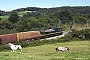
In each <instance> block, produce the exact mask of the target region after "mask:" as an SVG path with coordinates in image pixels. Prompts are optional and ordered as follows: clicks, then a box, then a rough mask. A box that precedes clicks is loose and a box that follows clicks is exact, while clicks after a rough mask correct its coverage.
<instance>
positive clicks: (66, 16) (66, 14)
mask: <svg viewBox="0 0 90 60" xmlns="http://www.w3.org/2000/svg"><path fill="white" fill-rule="evenodd" d="M55 16H56V17H57V18H59V19H60V20H61V21H63V20H68V21H72V20H73V17H72V15H71V12H70V11H69V10H63V11H58V12H56V13H55Z"/></svg>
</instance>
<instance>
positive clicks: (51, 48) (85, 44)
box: [0, 41, 90, 60]
mask: <svg viewBox="0 0 90 60" xmlns="http://www.w3.org/2000/svg"><path fill="white" fill-rule="evenodd" d="M57 46H68V47H69V48H70V51H67V52H56V51H55V48H56V47H57ZM0 60H90V41H72V42H66V43H54V44H48V45H42V46H36V47H26V48H23V53H21V54H20V53H19V51H15V52H11V51H10V50H4V51H2V52H0Z"/></svg>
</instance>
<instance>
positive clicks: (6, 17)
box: [0, 15, 9, 19]
mask: <svg viewBox="0 0 90 60" xmlns="http://www.w3.org/2000/svg"><path fill="white" fill-rule="evenodd" d="M8 17H9V15H5V16H0V18H5V19H8Z"/></svg>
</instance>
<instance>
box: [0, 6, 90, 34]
mask: <svg viewBox="0 0 90 60" xmlns="http://www.w3.org/2000/svg"><path fill="white" fill-rule="evenodd" d="M12 12H15V14H16V15H14V14H12ZM12 15H13V16H12ZM16 16H17V17H18V18H16ZM10 17H11V18H10ZM0 20H1V22H0V29H1V31H2V30H3V31H4V30H5V31H6V30H7V31H8V30H10V31H12V32H14V33H15V32H23V31H30V30H46V29H50V28H55V27H62V28H63V29H64V30H69V27H70V26H74V28H75V29H76V28H77V27H78V28H80V27H81V28H84V27H86V25H87V24H88V25H87V26H88V27H90V6H76V7H70V6H63V7H54V8H38V7H26V8H19V9H16V10H12V11H10V12H5V11H1V10H0ZM11 20H13V21H11ZM14 20H17V21H14ZM59 20H60V21H59ZM25 23H26V24H25ZM0 34H4V33H2V32H1V33H0Z"/></svg>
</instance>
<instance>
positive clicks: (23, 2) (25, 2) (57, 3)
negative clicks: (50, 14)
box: [0, 0, 90, 11]
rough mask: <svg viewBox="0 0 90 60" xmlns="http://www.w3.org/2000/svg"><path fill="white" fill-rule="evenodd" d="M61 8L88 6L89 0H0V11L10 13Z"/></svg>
mask: <svg viewBox="0 0 90 60" xmlns="http://www.w3.org/2000/svg"><path fill="white" fill-rule="evenodd" d="M61 6H90V0H0V10H3V11H12V10H14V9H18V8H26V7H39V8H52V7H61Z"/></svg>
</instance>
